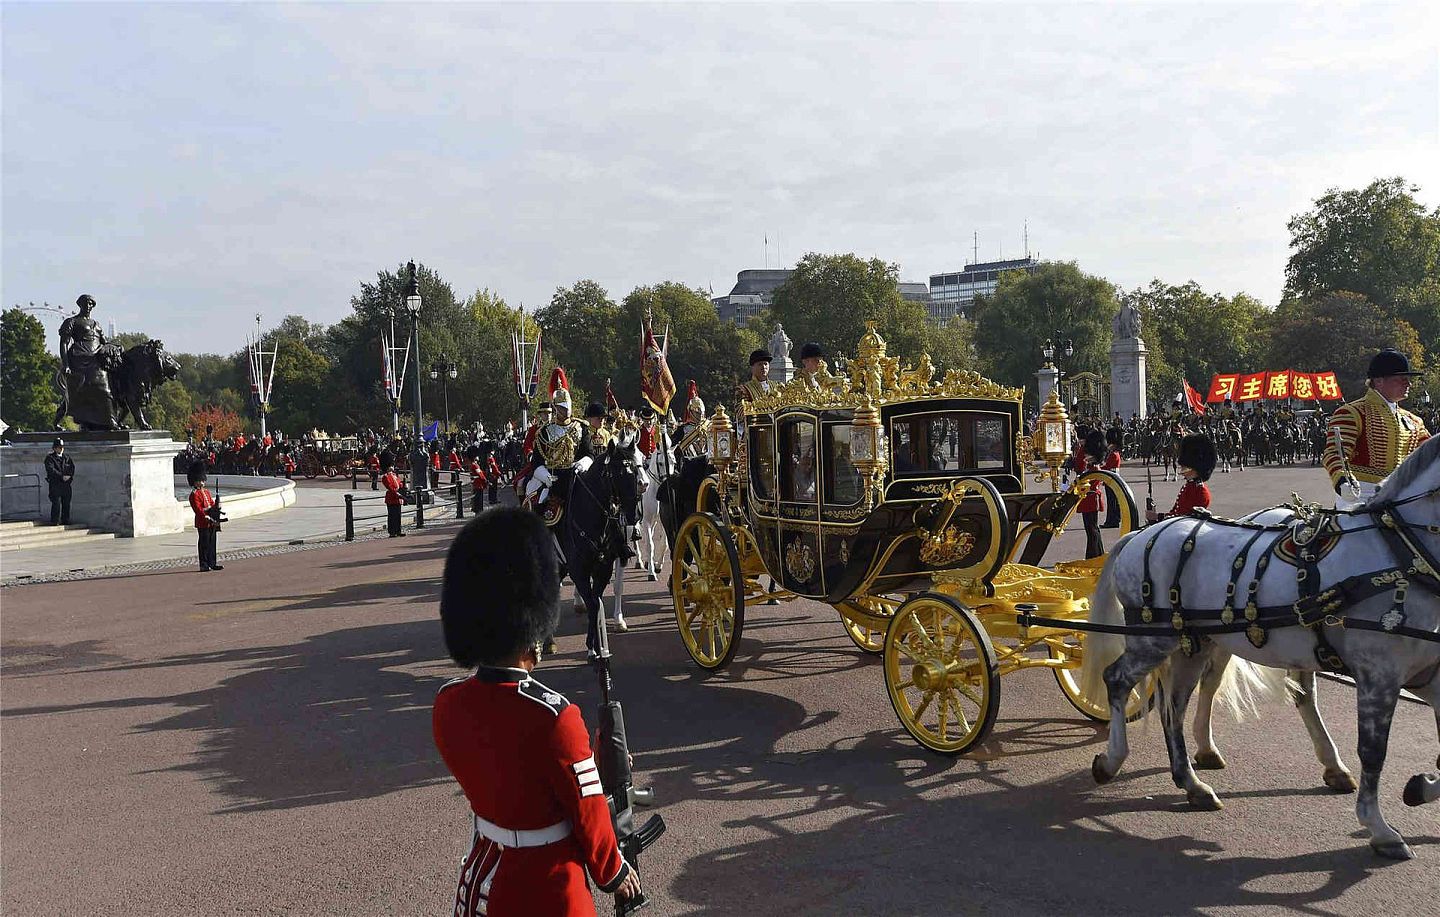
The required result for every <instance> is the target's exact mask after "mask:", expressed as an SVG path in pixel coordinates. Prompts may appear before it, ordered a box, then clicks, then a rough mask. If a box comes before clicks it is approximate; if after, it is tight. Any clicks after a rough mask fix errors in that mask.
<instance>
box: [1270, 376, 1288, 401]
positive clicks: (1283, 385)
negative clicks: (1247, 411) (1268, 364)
mask: <svg viewBox="0 0 1440 917" xmlns="http://www.w3.org/2000/svg"><path fill="white" fill-rule="evenodd" d="M1265 397H1266V398H1268V399H1270V400H1271V401H1284V400H1286V399H1287V398H1289V397H1290V370H1288V369H1282V370H1280V371H1279V372H1268V373H1266V374H1265Z"/></svg>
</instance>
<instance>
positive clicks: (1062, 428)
mask: <svg viewBox="0 0 1440 917" xmlns="http://www.w3.org/2000/svg"><path fill="white" fill-rule="evenodd" d="M1034 446H1035V451H1036V452H1038V453H1040V456H1041V458H1043V459H1044V460H1045V464H1046V465H1047V466H1048V467H1049V471H1045V472H1040V473H1039V474H1037V475H1036V476H1035V480H1036V481H1037V482H1038V481H1043V480H1045V479H1046V478H1047V477H1048V478H1049V479H1050V490H1051V492H1052V493H1058V492H1059V490H1060V466H1061V465H1063V464H1064V463H1065V459H1067V458H1069V456H1070V415H1069V414H1067V413H1066V411H1065V405H1063V404H1061V403H1060V398H1059V396H1058V395H1057V394H1056V392H1055V390H1054V389H1051V390H1050V398H1049V400H1047V401H1046V402H1045V404H1044V405H1042V406H1041V408H1040V419H1039V420H1038V421H1037V422H1036V424H1035V440H1034Z"/></svg>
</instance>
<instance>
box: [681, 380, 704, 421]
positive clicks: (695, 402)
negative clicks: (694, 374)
mask: <svg viewBox="0 0 1440 917" xmlns="http://www.w3.org/2000/svg"><path fill="white" fill-rule="evenodd" d="M685 411H686V412H687V413H688V414H689V415H690V416H691V417H692V418H694V419H695V420H700V419H702V418H704V416H705V402H704V401H702V400H701V399H700V384H699V383H698V382H696V381H695V380H694V379H691V380H690V381H689V382H688V383H687V384H686V386H685Z"/></svg>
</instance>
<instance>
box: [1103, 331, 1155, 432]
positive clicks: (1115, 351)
mask: <svg viewBox="0 0 1440 917" xmlns="http://www.w3.org/2000/svg"><path fill="white" fill-rule="evenodd" d="M1147 353H1149V351H1147V350H1146V349H1145V342H1144V341H1142V340H1140V339H1139V338H1121V339H1120V340H1117V341H1115V342H1114V343H1112V344H1111V345H1110V410H1112V411H1114V412H1116V413H1118V414H1119V415H1120V419H1121V420H1129V419H1130V415H1132V414H1138V415H1140V416H1141V417H1144V416H1145V415H1146V403H1147V401H1148V399H1147V398H1146V397H1145V355H1146V354H1147Z"/></svg>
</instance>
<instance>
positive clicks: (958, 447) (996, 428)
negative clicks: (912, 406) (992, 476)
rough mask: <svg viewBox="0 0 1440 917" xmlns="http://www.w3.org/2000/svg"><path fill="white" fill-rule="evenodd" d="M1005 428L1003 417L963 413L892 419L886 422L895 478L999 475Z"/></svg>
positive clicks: (1002, 468)
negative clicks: (908, 476)
mask: <svg viewBox="0 0 1440 917" xmlns="http://www.w3.org/2000/svg"><path fill="white" fill-rule="evenodd" d="M1009 426H1010V425H1009V422H1008V420H1007V419H1006V418H1005V417H997V416H994V415H979V416H977V415H974V414H969V413H965V412H948V413H943V414H911V415H906V416H903V417H896V418H894V419H892V420H891V422H890V444H891V460H892V462H893V467H894V470H895V474H897V475H921V474H927V475H938V474H959V473H965V472H977V471H981V472H983V471H991V472H994V471H1003V470H1004V469H1005V468H1006V467H1007V462H1006V458H1005V456H1006V451H1005V444H1006V442H1007V441H1008V440H1009V435H1008V430H1009Z"/></svg>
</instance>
